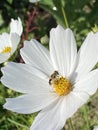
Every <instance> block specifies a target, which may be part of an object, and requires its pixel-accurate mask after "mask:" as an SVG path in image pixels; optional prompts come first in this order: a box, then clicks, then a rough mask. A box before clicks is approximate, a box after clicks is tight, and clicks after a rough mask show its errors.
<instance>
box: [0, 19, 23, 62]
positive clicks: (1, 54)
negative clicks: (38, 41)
mask: <svg viewBox="0 0 98 130" xmlns="http://www.w3.org/2000/svg"><path fill="white" fill-rule="evenodd" d="M22 31H23V27H22V22H21V20H20V18H18V20H14V19H12V20H11V23H10V33H2V34H1V35H0V63H3V62H5V61H6V60H8V59H9V58H10V56H11V55H12V54H13V53H14V52H15V50H16V49H17V46H18V44H19V41H20V36H21V34H22Z"/></svg>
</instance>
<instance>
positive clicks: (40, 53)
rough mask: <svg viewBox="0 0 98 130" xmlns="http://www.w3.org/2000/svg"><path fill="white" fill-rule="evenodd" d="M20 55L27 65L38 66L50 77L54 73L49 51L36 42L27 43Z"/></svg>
mask: <svg viewBox="0 0 98 130" xmlns="http://www.w3.org/2000/svg"><path fill="white" fill-rule="evenodd" d="M20 53H21V56H22V58H23V60H24V61H25V63H26V64H31V65H33V66H37V67H38V68H40V69H41V70H42V71H44V72H45V73H46V74H48V76H50V75H51V74H52V73H53V71H54V69H53V67H52V64H51V63H52V62H51V60H50V55H49V51H48V50H47V49H46V48H45V47H44V46H42V45H41V44H40V43H38V42H37V41H36V40H34V39H32V40H31V41H25V42H24V47H23V48H22V49H21V51H20Z"/></svg>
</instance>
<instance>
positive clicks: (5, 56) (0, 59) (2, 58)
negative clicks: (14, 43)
mask: <svg viewBox="0 0 98 130" xmlns="http://www.w3.org/2000/svg"><path fill="white" fill-rule="evenodd" d="M9 57H10V54H9V55H8V54H0V64H1V63H3V62H5V61H6V60H7V59H8V58H9Z"/></svg>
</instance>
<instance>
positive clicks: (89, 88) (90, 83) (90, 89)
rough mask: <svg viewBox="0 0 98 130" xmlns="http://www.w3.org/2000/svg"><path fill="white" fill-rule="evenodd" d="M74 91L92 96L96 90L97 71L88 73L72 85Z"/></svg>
mask: <svg viewBox="0 0 98 130" xmlns="http://www.w3.org/2000/svg"><path fill="white" fill-rule="evenodd" d="M74 87H75V88H74V91H80V92H86V93H88V94H89V95H93V94H94V93H95V92H96V90H97V88H98V69H96V70H93V71H91V72H89V73H88V74H87V75H85V76H84V77H83V78H82V79H80V80H79V81H78V82H76V84H75V85H74Z"/></svg>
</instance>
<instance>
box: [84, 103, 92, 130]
mask: <svg viewBox="0 0 98 130" xmlns="http://www.w3.org/2000/svg"><path fill="white" fill-rule="evenodd" d="M83 112H84V118H85V121H86V129H87V130H89V129H90V126H89V119H88V111H87V106H86V105H85V106H84V107H83Z"/></svg>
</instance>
